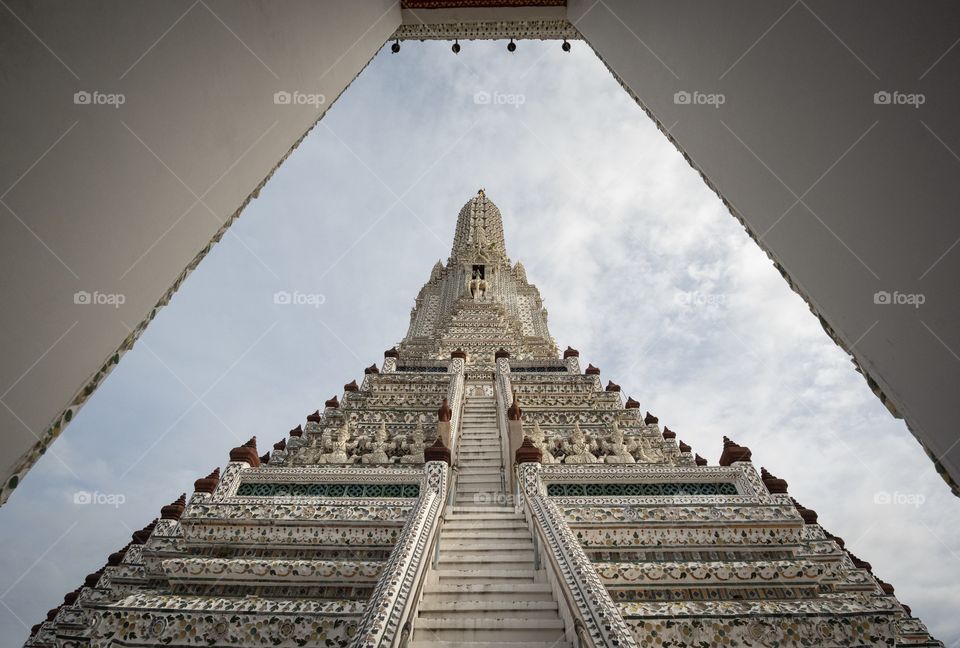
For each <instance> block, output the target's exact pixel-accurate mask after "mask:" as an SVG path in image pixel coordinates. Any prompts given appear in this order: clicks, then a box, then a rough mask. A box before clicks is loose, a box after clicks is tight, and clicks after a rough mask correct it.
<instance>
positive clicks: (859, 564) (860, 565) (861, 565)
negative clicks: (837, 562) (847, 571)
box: [847, 551, 873, 574]
mask: <svg viewBox="0 0 960 648" xmlns="http://www.w3.org/2000/svg"><path fill="white" fill-rule="evenodd" d="M847 554H848V555H849V556H850V561H851V562H852V563H853V566H854V567H856V568H857V569H866V570H867V571H868V572H870V573H871V574H872V573H873V565H871V564H870V563H868V562H867V561H866V560H860V559H859V558H857V557H856V556H854V555H853V554H852V553H851V552H849V551H848V552H847Z"/></svg>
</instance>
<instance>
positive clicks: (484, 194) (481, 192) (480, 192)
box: [477, 187, 487, 196]
mask: <svg viewBox="0 0 960 648" xmlns="http://www.w3.org/2000/svg"><path fill="white" fill-rule="evenodd" d="M477 195H478V196H486V195H487V194H486V193H484V191H483V187H480V191H478V192H477Z"/></svg>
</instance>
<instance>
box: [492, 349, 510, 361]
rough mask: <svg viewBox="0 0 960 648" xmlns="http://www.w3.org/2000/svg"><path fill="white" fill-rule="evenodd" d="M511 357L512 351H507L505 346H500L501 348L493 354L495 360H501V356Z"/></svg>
mask: <svg viewBox="0 0 960 648" xmlns="http://www.w3.org/2000/svg"><path fill="white" fill-rule="evenodd" d="M509 357H510V352H509V351H507V350H506V349H504V348H503V347H500V348H499V349H498V350H497V351H496V352H495V353H494V354H493V359H494V360H499V359H500V358H509Z"/></svg>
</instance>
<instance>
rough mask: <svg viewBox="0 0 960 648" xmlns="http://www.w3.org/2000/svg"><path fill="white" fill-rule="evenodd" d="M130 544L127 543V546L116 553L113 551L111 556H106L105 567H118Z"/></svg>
mask: <svg viewBox="0 0 960 648" xmlns="http://www.w3.org/2000/svg"><path fill="white" fill-rule="evenodd" d="M131 544H133V543H132V542H128V543H127V546H125V547H123V548H121V549H119V550H118V551H114V552H113V553H112V554H110V555H109V556H107V566H108V567H116V566H117V565H119V564H120V563H121V562H122V561H123V557H124V556H125V555H126V554H127V549H129V548H130V545H131Z"/></svg>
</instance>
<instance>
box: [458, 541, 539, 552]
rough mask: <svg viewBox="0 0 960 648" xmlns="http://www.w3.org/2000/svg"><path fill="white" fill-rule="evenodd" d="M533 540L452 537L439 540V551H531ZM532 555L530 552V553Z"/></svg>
mask: <svg viewBox="0 0 960 648" xmlns="http://www.w3.org/2000/svg"><path fill="white" fill-rule="evenodd" d="M532 550H533V540H521V539H518V538H488V539H486V540H477V539H475V538H474V539H471V540H464V539H459V538H458V539H452V538H448V539H446V540H444V539H442V538H441V540H440V552H441V553H443V552H444V551H460V552H464V553H469V552H477V553H485V552H496V551H528V552H529V551H532ZM531 555H532V554H531Z"/></svg>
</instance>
